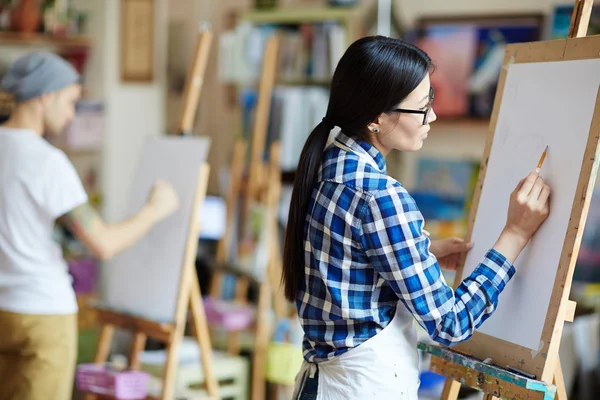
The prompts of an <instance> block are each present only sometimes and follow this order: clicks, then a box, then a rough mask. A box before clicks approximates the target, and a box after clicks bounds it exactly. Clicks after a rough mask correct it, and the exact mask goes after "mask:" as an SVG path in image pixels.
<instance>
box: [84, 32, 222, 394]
mask: <svg viewBox="0 0 600 400" xmlns="http://www.w3.org/2000/svg"><path fill="white" fill-rule="evenodd" d="M212 36H213V35H212V33H211V32H209V31H206V32H201V33H200V34H199V36H198V47H197V50H196V55H195V58H194V64H193V68H192V69H191V70H190V71H189V73H188V78H187V83H186V88H185V94H184V104H183V108H182V113H181V119H180V128H181V133H182V134H184V133H189V132H191V130H192V126H193V122H194V117H195V114H196V108H197V104H198V98H199V96H200V89H201V84H202V80H203V75H204V72H205V70H206V64H207V61H208V54H209V51H210V45H211V42H212ZM209 171H210V169H209V167H208V164H205V165H204V166H203V167H202V168H201V170H200V173H199V175H198V182H197V185H196V193H195V197H194V202H193V204H194V207H193V210H192V213H191V220H190V225H189V231H188V235H187V242H186V246H185V255H184V259H183V265H182V268H181V271H182V272H181V278H180V282H179V291H178V298H177V303H176V311H175V320H174V322H172V323H162V322H157V321H152V320H148V319H144V318H140V317H137V316H131V315H126V314H123V313H119V312H117V311H114V310H107V309H98V321H99V324H100V327H101V331H100V337H99V339H98V346H97V349H96V356H95V359H94V362H95V363H96V364H104V363H105V362H106V361H107V359H108V355H109V352H110V345H111V341H112V337H113V333H114V329H115V327H116V328H121V329H127V330H130V331H131V332H133V340H132V345H131V349H130V352H129V364H130V365H129V368H130V369H133V370H135V369H139V368H140V359H139V356H140V353H141V352H142V351H143V350H144V347H145V344H146V339H147V338H148V337H150V338H153V339H156V340H159V341H161V342H164V343H165V344H166V353H167V360H166V364H165V367H164V372H163V386H162V394H161V396H160V399H161V400H171V399H172V398H173V393H174V390H175V388H174V384H175V374H176V371H177V365H178V361H179V355H178V352H179V346H180V344H181V341H182V339H183V336H184V331H185V327H186V323H187V315H188V310H189V311H190V312H191V318H192V322H193V328H194V329H193V331H194V332H195V333H196V337H197V340H198V344H199V346H200V356H201V358H202V366H203V369H204V376H205V379H206V380H205V386H206V390H207V392H208V395H209V396H210V398H211V399H220V397H219V390H218V383H217V379H216V377H215V374H214V371H213V366H212V362H213V357H212V346H211V341H210V335H209V331H208V324H207V321H206V315H205V312H204V305H203V303H202V297H201V296H202V295H201V292H200V285H199V282H198V276H197V274H196V269H195V260H196V252H197V249H198V235H199V233H200V223H199V218H198V210H199V208H200V206H201V205H202V204H203V202H204V198H205V196H206V188H207V185H208V177H209ZM85 398H86V400H94V399H96V398H97V395H95V394H92V393H87V394H86V396H85ZM103 398H106V397H103Z"/></svg>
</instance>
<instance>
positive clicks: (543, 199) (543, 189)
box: [494, 172, 550, 263]
mask: <svg viewBox="0 0 600 400" xmlns="http://www.w3.org/2000/svg"><path fill="white" fill-rule="evenodd" d="M549 197H550V187H549V186H548V185H546V184H545V183H544V180H543V179H542V178H541V177H540V176H539V175H538V173H537V172H532V173H530V174H529V175H528V176H527V177H525V178H523V179H521V182H519V184H518V185H517V187H516V189H515V190H514V191H513V192H512V194H511V195H510V203H509V205H508V215H507V218H506V225H505V226H504V229H503V231H502V233H501V234H500V237H499V238H498V241H497V242H496V244H495V245H494V249H496V250H497V251H498V252H500V253H501V254H503V255H504V256H505V257H506V259H507V260H508V261H509V262H511V263H514V262H515V260H516V259H517V257H518V256H519V254H520V253H521V251H522V250H523V248H524V247H525V245H526V244H527V242H529V239H531V237H532V236H533V234H534V233H535V232H536V231H537V230H538V228H539V227H540V225H542V223H543V222H544V221H545V220H546V218H547V217H548V212H549V207H548V199H549Z"/></svg>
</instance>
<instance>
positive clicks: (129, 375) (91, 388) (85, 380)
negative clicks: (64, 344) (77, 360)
mask: <svg viewBox="0 0 600 400" xmlns="http://www.w3.org/2000/svg"><path fill="white" fill-rule="evenodd" d="M149 379H150V376H149V375H148V374H147V373H145V372H142V371H123V372H117V371H113V370H111V369H109V368H106V367H105V366H103V365H97V364H81V365H79V366H77V388H78V389H79V390H81V391H83V392H91V393H96V394H102V395H108V396H113V397H115V398H117V399H119V400H139V399H145V398H146V396H147V395H148V380H149Z"/></svg>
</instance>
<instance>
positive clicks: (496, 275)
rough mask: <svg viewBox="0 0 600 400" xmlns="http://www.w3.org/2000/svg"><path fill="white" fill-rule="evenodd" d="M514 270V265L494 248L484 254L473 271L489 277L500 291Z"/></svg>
mask: <svg viewBox="0 0 600 400" xmlns="http://www.w3.org/2000/svg"><path fill="white" fill-rule="evenodd" d="M515 272H517V270H516V269H515V266H514V265H512V264H511V263H510V262H509V261H508V260H507V259H506V257H504V256H503V255H502V254H501V253H499V252H498V251H496V250H494V249H490V250H489V251H488V252H487V253H486V254H485V257H484V259H483V262H482V263H481V264H479V266H478V267H477V268H476V269H475V273H477V274H481V275H483V276H485V277H486V278H487V279H489V281H490V282H492V283H493V284H494V286H496V288H497V289H498V291H500V292H501V291H503V290H504V287H505V286H506V284H507V283H508V282H509V281H510V279H511V278H512V277H513V275H514V274H515Z"/></svg>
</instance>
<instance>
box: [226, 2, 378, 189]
mask: <svg viewBox="0 0 600 400" xmlns="http://www.w3.org/2000/svg"><path fill="white" fill-rule="evenodd" d="M367 17H368V8H367V7H364V6H353V7H333V6H309V7H289V8H288V7H285V8H274V9H265V10H251V11H249V12H247V13H245V14H242V15H241V16H240V18H239V20H238V28H239V27H241V26H251V27H252V33H251V34H250V35H251V37H252V40H254V41H259V40H258V39H256V37H257V36H259V37H262V38H263V39H260V40H264V38H265V37H267V36H269V35H272V34H274V33H277V34H279V35H280V37H281V47H280V51H279V61H278V67H277V77H276V81H275V88H274V93H273V103H272V107H271V116H270V122H269V133H268V134H267V142H268V143H267V146H266V148H268V147H269V143H270V142H271V141H272V140H277V139H279V140H280V141H281V151H282V165H281V167H282V170H283V176H282V180H283V182H284V183H291V182H292V181H293V177H294V172H295V166H294V165H297V164H295V162H296V161H297V160H296V158H297V157H299V151H300V150H301V149H302V145H303V142H304V139H305V137H307V136H308V135H309V134H310V131H311V130H312V129H313V128H314V126H315V125H316V124H317V123H318V122H320V120H321V118H322V117H323V116H324V115H325V112H326V109H327V100H328V97H329V86H330V83H331V76H332V75H333V70H334V69H335V66H336V65H337V61H338V60H339V58H340V57H341V56H342V54H343V52H344V51H345V50H346V48H347V47H348V46H349V45H350V43H352V42H354V41H355V40H357V39H359V38H360V37H362V36H365V35H366V33H367V29H366V19H367ZM246 32H247V31H246ZM237 40H239V42H240V43H243V41H244V40H248V39H247V38H240V37H238V38H237ZM238 48H244V47H243V46H242V45H238ZM230 53H233V51H231V52H230ZM251 58H253V59H260V58H261V57H260V56H258V55H253V56H252V57H251ZM236 61H237V62H236ZM221 64H222V65H223V67H224V68H228V66H231V65H236V67H233V68H232V70H233V69H236V68H237V71H233V72H232V73H231V75H228V76H229V77H230V79H229V80H227V81H228V83H233V86H234V87H235V89H234V90H235V91H237V92H238V93H240V94H241V95H242V96H241V98H242V99H243V100H240V101H239V103H237V104H236V106H235V108H237V109H238V110H240V111H241V113H240V114H239V115H243V116H245V118H244V119H243V123H242V125H243V127H242V132H244V135H246V136H247V135H249V134H250V125H249V123H250V122H251V121H250V119H249V118H248V116H249V115H251V114H252V107H253V105H252V100H251V99H252V97H253V94H252V91H253V88H254V87H255V85H256V71H258V70H259V67H260V66H259V65H251V63H246V62H243V61H242V60H235V61H234V60H231V59H229V60H227V61H226V60H225V59H223V60H222V62H221ZM240 66H243V67H241V68H243V70H240V69H239V68H240ZM249 71H252V72H254V73H252V72H250V73H248V72H249ZM237 77H243V79H237ZM245 96H247V97H245ZM238 98H239V97H238ZM291 117H294V118H297V119H298V121H296V122H294V121H290V120H289V118H291ZM286 120H287V122H286ZM293 166H294V167H293Z"/></svg>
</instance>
